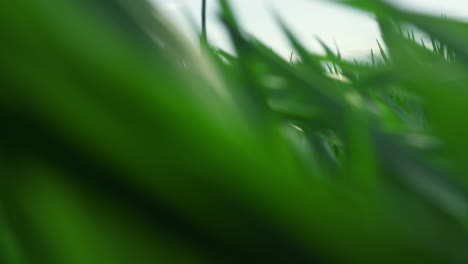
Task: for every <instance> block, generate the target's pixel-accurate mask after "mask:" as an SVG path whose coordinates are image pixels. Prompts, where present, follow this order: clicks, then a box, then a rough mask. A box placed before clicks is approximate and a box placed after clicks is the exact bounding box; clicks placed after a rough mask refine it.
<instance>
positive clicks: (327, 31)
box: [151, 0, 468, 58]
mask: <svg viewBox="0 0 468 264" xmlns="http://www.w3.org/2000/svg"><path fill="white" fill-rule="evenodd" d="M151 1H152V2H153V3H154V4H155V5H157V6H159V7H160V8H162V9H163V10H164V11H165V12H167V14H168V15H169V17H170V18H171V19H172V20H173V21H174V22H175V23H176V24H178V25H179V26H180V28H181V29H182V30H183V31H184V33H185V34H186V36H188V37H189V38H190V39H191V40H192V41H193V43H194V44H196V43H197V41H198V37H197V32H196V31H194V30H193V29H194V26H195V27H197V28H200V26H199V21H200V19H199V16H200V1H196V0H151ZM391 2H393V3H395V4H397V5H399V6H401V7H403V8H406V9H410V10H414V11H418V12H424V13H430V14H434V15H447V16H450V17H456V18H459V19H462V20H466V19H468V1H464V0H443V1H440V0H392V1H391ZM207 4H208V20H207V23H208V28H209V31H210V32H209V40H210V42H211V43H212V44H214V45H215V46H218V47H222V48H224V49H227V50H228V51H232V50H233V49H232V46H231V44H230V41H229V38H228V36H227V34H226V32H225V30H224V28H223V27H222V25H221V23H220V21H219V18H218V13H219V12H218V11H219V5H218V1H216V0H208V1H207ZM232 5H233V7H234V8H235V11H236V13H237V14H238V16H239V19H240V21H241V23H242V26H243V27H244V29H245V30H246V31H247V32H249V33H251V34H252V35H254V36H255V37H256V38H258V39H260V40H262V41H264V42H265V43H267V44H269V45H270V46H271V47H272V48H273V49H274V50H275V51H276V52H278V53H279V54H281V55H282V56H284V57H289V56H290V54H291V51H292V50H293V49H292V48H291V47H290V45H289V44H288V42H287V40H286V39H285V38H284V36H283V35H282V34H281V30H280V29H279V28H278V25H277V23H275V21H274V19H273V16H272V10H273V11H275V12H277V13H279V14H280V15H281V17H283V18H284V20H285V21H286V22H287V23H288V25H289V26H290V27H291V28H292V30H293V31H294V33H295V34H296V36H297V37H298V38H300V39H301V40H302V41H303V43H305V44H307V46H308V47H311V48H313V49H315V50H316V51H319V52H320V51H321V48H320V46H319V45H318V44H317V41H316V36H320V38H321V39H322V40H323V41H324V42H325V43H327V44H328V45H329V46H332V47H333V46H335V43H336V45H338V47H339V48H340V51H341V52H342V54H343V56H345V57H348V58H355V57H358V58H359V57H362V56H367V55H368V54H369V50H370V49H371V48H373V49H377V48H378V46H377V43H376V41H375V40H376V39H377V38H379V36H380V33H379V29H378V26H377V23H376V22H375V20H374V19H373V18H372V16H370V15H369V14H366V13H364V12H360V11H356V10H355V9H350V8H346V7H343V6H342V5H339V4H336V3H333V1H327V0H324V1H318V0H313V1H310V0H288V1H285V0H236V1H232ZM191 18H194V21H195V22H196V25H193V24H192V23H191V22H190V19H191Z"/></svg>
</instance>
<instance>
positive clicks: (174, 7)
mask: <svg viewBox="0 0 468 264" xmlns="http://www.w3.org/2000/svg"><path fill="white" fill-rule="evenodd" d="M151 2H153V3H155V4H156V6H158V7H160V8H162V9H163V10H167V11H178V10H180V9H181V8H184V7H185V3H184V2H183V1H182V0H167V1H155V0H152V1H151Z"/></svg>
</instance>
